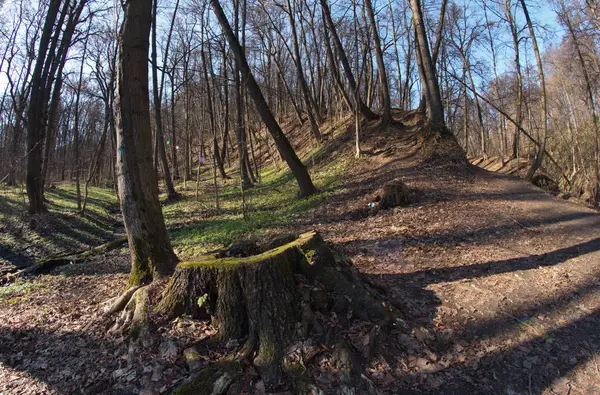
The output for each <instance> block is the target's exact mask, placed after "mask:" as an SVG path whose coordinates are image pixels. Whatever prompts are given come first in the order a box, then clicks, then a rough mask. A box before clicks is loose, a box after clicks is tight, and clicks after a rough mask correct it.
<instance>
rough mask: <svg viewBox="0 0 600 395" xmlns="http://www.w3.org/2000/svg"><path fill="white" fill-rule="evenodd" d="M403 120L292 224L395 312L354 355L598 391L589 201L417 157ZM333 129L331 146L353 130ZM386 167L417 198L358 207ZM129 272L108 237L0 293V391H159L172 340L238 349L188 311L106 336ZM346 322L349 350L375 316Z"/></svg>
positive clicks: (393, 387) (384, 386) (397, 378)
mask: <svg viewBox="0 0 600 395" xmlns="http://www.w3.org/2000/svg"><path fill="white" fill-rule="evenodd" d="M415 132H416V129H411V127H407V128H406V129H395V128H393V129H390V130H388V131H387V132H386V133H380V132H376V131H372V132H371V134H369V133H366V134H365V136H364V138H365V141H366V142H367V144H366V145H365V146H364V147H363V148H364V149H365V150H368V151H370V152H371V154H370V155H369V156H366V157H364V158H361V159H357V160H356V161H355V162H354V163H353V164H352V165H351V166H350V167H349V169H348V170H347V172H346V174H345V176H344V179H343V185H342V187H340V188H339V190H338V191H337V192H336V193H335V194H334V195H333V196H331V197H330V199H328V201H327V202H326V203H325V204H324V205H322V206H320V207H319V208H317V209H314V210H311V211H310V212H309V213H304V214H302V215H301V216H299V217H298V218H297V219H296V220H295V221H294V222H292V223H290V224H289V229H290V230H293V231H294V232H298V231H303V230H310V229H315V230H317V231H319V232H320V233H321V234H322V235H323V236H324V238H325V239H326V240H328V241H331V242H333V243H334V245H335V246H336V247H337V248H338V249H341V250H342V251H343V252H344V253H346V254H347V255H348V256H349V257H350V258H351V259H352V261H353V262H354V264H355V265H357V266H358V267H359V269H360V271H361V272H362V273H363V275H364V276H365V278H366V279H367V280H369V282H371V283H372V284H373V285H375V286H376V287H377V288H378V289H379V290H380V291H381V292H383V293H385V294H386V295H387V297H388V298H390V299H391V300H393V301H395V302H397V304H398V305H400V306H401V307H402V311H403V314H404V316H403V320H404V324H405V326H404V327H399V328H397V329H395V330H394V331H392V332H391V333H390V335H389V336H388V337H387V338H386V339H385V341H384V343H383V344H381V345H380V347H379V350H380V352H379V353H375V354H374V357H373V358H372V359H371V360H369V361H367V360H363V361H362V362H363V363H364V367H365V368H366V376H367V377H368V378H369V380H371V381H372V382H373V384H374V385H375V387H376V388H377V391H379V392H380V393H382V394H396V393H427V392H430V393H447V394H453V393H478V394H479V393H480V394H489V393H506V394H533V393H544V394H553V393H556V394H568V393H570V394H576V393H577V394H591V393H599V392H600V368H599V366H598V364H599V363H600V356H599V350H600V331H599V328H600V280H599V279H600V276H599V274H600V237H599V234H600V233H599V231H600V216H599V215H598V213H597V212H596V211H594V210H592V209H589V208H587V207H585V206H583V205H578V204H575V203H573V202H567V201H564V200H561V199H559V198H556V197H554V196H552V195H550V194H549V193H546V192H544V191H542V190H541V189H538V188H536V187H534V186H532V185H530V184H527V183H525V182H523V181H520V180H518V179H516V178H512V177H511V176H507V175H500V174H494V173H490V172H487V171H485V170H481V169H478V168H476V167H474V166H471V165H468V164H466V163H465V164H460V163H455V162H452V163H450V162H448V161H443V160H428V159H431V155H429V154H427V155H428V158H425V156H426V155H425V154H424V152H423V150H422V149H421V148H420V147H421V140H420V138H419V135H418V134H417V133H415ZM350 133H351V131H350V130H349V131H348V134H350ZM344 140H346V141H348V136H347V135H346V136H344V135H342V136H339V137H338V140H337V141H338V142H339V141H344ZM392 142H393V143H392ZM330 144H331V147H334V148H332V152H333V151H335V154H336V155H342V154H344V152H346V151H350V150H351V145H352V143H351V142H349V144H336V141H333V142H331V143H330ZM442 145H443V144H442ZM444 149H446V148H445V147H443V146H442V147H441V151H440V152H441V154H442V159H443V153H444ZM449 149H450V148H449ZM348 154H350V152H348ZM332 155H333V154H332ZM315 165H316V166H318V165H319V164H318V163H316V164H315ZM395 179H401V180H402V181H403V182H404V183H405V184H406V185H408V187H409V188H411V189H412V190H413V191H414V193H415V197H416V198H417V201H416V203H413V204H411V205H409V206H408V207H396V208H392V209H389V210H379V209H378V208H377V206H376V205H375V207H370V205H369V203H372V202H375V201H376V196H377V195H378V194H379V191H380V190H381V188H382V187H383V185H384V184H385V183H387V182H390V181H393V180H395ZM127 271H128V256H127V254H126V251H113V252H111V253H109V254H107V255H105V256H101V257H94V258H92V259H91V260H90V261H89V262H86V263H84V264H80V265H72V266H66V267H61V268H59V269H56V270H55V271H54V272H52V273H51V274H48V275H43V276H39V277H38V278H37V279H36V281H35V283H34V286H33V289H31V290H29V291H28V292H26V293H24V294H23V295H22V296H21V297H18V298H11V299H10V302H7V301H5V300H4V301H3V300H2V299H0V344H1V345H2V346H1V347H0V393H6V394H9V393H10V394H13V393H15V394H16V393H19V394H22V393H76V392H86V393H111V394H115V393H138V392H139V391H140V390H142V389H145V390H146V393H160V392H167V391H169V390H170V389H172V388H173V387H174V386H176V385H177V384H178V383H180V382H181V381H182V380H183V379H184V378H185V377H186V376H187V375H188V366H187V364H186V361H185V359H184V357H183V356H182V352H183V350H184V349H187V348H188V347H191V346H195V347H196V351H198V354H199V356H200V365H205V364H207V363H209V362H211V361H214V360H217V359H220V358H224V357H225V356H227V355H231V354H233V353H234V352H235V348H236V347H237V346H238V345H237V344H225V345H224V344H216V343H212V342H210V341H208V339H209V338H210V337H211V336H212V335H213V334H214V329H213V328H212V327H211V326H210V325H209V324H208V323H207V322H203V321H195V320H191V319H189V318H185V317H184V318H180V319H178V320H176V321H174V322H169V323H162V325H161V326H160V327H159V328H158V329H157V332H156V335H155V337H153V338H151V339H148V341H147V342H146V344H145V345H138V346H136V347H134V346H131V345H130V343H129V342H128V341H126V340H124V339H120V338H118V337H115V336H114V335H107V334H106V329H107V326H106V323H105V322H103V321H102V320H100V319H99V318H98V316H99V310H100V306H101V303H102V302H103V301H105V300H106V299H108V298H110V297H113V296H116V295H118V294H119V292H120V291H122V288H123V286H124V284H125V282H126V277H127ZM342 318H343V317H340V319H342ZM346 328H347V329H346V330H344V331H343V334H344V335H345V336H346V338H347V339H348V341H349V342H350V343H351V344H352V345H353V346H354V347H355V348H356V349H357V350H360V349H361V347H363V346H364V345H365V344H366V343H368V336H369V333H371V330H372V328H371V327H365V326H364V325H363V326H360V325H357V324H353V323H348V325H347V326H346ZM322 354H323V355H322V356H320V357H318V358H315V360H314V362H313V363H312V364H311V365H310V366H309V367H308V369H309V372H310V373H311V375H312V377H313V379H314V380H315V382H316V383H317V384H318V385H319V386H320V387H322V388H324V389H327V390H329V391H330V392H332V393H335V383H336V380H337V379H336V374H337V372H336V370H335V369H334V368H333V367H332V365H331V363H330V358H329V357H328V355H329V354H328V351H327V350H324V351H323V353H322ZM359 354H360V355H362V354H361V353H360V352H359ZM246 375H247V376H248V380H246V381H245V382H246V383H253V386H252V387H250V388H243V390H244V391H248V392H254V393H261V390H262V389H261V387H260V381H257V379H256V374H253V373H252V372H251V371H246ZM252 380H254V381H252ZM235 390H237V391H238V392H237V393H241V391H242V387H236V388H235V389H233V388H232V389H230V391H229V393H235V392H232V391H235Z"/></svg>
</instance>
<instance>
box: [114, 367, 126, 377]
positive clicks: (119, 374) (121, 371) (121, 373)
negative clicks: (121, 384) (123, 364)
mask: <svg viewBox="0 0 600 395" xmlns="http://www.w3.org/2000/svg"><path fill="white" fill-rule="evenodd" d="M128 371H129V368H120V369H117V370H115V371H114V372H112V377H113V379H115V380H118V379H119V378H120V377H123V376H124V375H125V374H126V373H127V372H128Z"/></svg>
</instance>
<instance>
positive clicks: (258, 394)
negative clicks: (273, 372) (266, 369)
mask: <svg viewBox="0 0 600 395" xmlns="http://www.w3.org/2000/svg"><path fill="white" fill-rule="evenodd" d="M254 388H256V391H255V392H254V394H255V395H264V394H265V382H264V381H262V380H260V381H258V382H257V383H256V385H255V386H254Z"/></svg>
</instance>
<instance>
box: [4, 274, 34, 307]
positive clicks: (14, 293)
mask: <svg viewBox="0 0 600 395" xmlns="http://www.w3.org/2000/svg"><path fill="white" fill-rule="evenodd" d="M40 287H41V285H40V283H39V282H38V281H25V280H21V279H17V280H16V281H15V282H13V283H12V284H9V285H6V286H4V287H0V302H8V303H11V302H13V301H15V300H16V299H17V298H19V297H22V296H25V295H27V294H28V293H30V292H33V291H35V290H37V289H39V288H40Z"/></svg>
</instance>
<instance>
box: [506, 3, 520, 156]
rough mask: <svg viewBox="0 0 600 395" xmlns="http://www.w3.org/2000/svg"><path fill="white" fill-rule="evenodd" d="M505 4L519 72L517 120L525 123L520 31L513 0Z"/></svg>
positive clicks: (515, 145) (515, 153)
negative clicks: (513, 11) (514, 15)
mask: <svg viewBox="0 0 600 395" xmlns="http://www.w3.org/2000/svg"><path fill="white" fill-rule="evenodd" d="M504 6H505V11H506V19H507V21H508V24H509V26H510V33H511V37H512V41H513V47H514V51H515V60H514V62H515V70H516V72H517V98H516V105H515V107H516V108H515V111H516V114H515V122H516V123H517V124H518V125H521V124H522V123H523V76H522V74H521V60H520V53H519V33H518V29H517V26H516V21H515V19H514V18H513V15H512V10H511V7H512V6H511V2H510V0H504ZM519 134H520V130H519V128H515V138H514V140H513V157H514V158H516V159H517V164H518V163H519V143H520V142H519Z"/></svg>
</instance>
